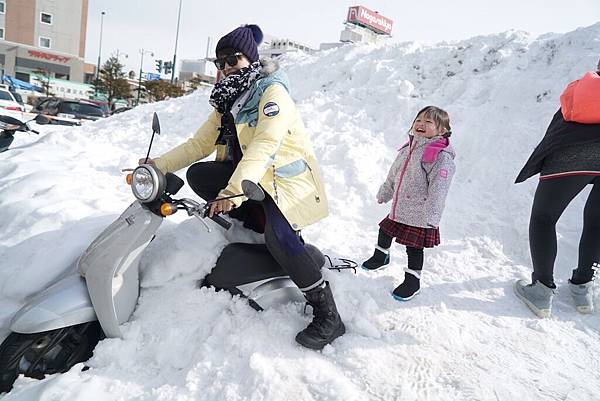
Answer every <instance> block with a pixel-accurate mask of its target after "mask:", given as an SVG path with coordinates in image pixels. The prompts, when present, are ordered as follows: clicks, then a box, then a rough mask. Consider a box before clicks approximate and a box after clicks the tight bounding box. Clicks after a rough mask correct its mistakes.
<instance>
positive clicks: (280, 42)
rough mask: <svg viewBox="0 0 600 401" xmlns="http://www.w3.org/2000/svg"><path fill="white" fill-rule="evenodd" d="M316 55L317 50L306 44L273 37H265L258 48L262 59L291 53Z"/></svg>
mask: <svg viewBox="0 0 600 401" xmlns="http://www.w3.org/2000/svg"><path fill="white" fill-rule="evenodd" d="M299 51H301V52H306V53H314V52H315V49H313V48H311V47H310V46H308V45H305V44H304V43H300V42H297V41H295V40H291V39H279V38H276V37H274V36H271V35H265V37H264V39H263V42H262V43H261V45H260V46H259V47H258V53H259V55H260V56H261V57H271V58H274V57H278V56H281V55H282V54H286V53H291V52H299Z"/></svg>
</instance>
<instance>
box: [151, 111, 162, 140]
mask: <svg viewBox="0 0 600 401" xmlns="http://www.w3.org/2000/svg"><path fill="white" fill-rule="evenodd" d="M152 132H153V133H155V134H159V135H160V122H159V121H158V114H156V113H154V116H153V117H152Z"/></svg>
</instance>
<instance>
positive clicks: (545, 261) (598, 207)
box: [529, 176, 600, 288]
mask: <svg viewBox="0 0 600 401" xmlns="http://www.w3.org/2000/svg"><path fill="white" fill-rule="evenodd" d="M588 184H593V185H594V186H593V188H592V192H591V193H590V195H589V197H588V199H587V202H586V204H585V208H584V210H583V231H582V233H581V240H580V241H579V262H578V264H577V269H575V271H574V272H573V277H572V279H571V280H572V281H573V282H574V283H576V284H582V283H587V282H588V281H590V280H591V279H592V277H593V275H594V271H593V266H594V264H595V263H598V262H599V261H600V177H593V176H571V177H562V178H553V179H549V180H541V181H540V182H539V184H538V187H537V190H536V192H535V198H534V200H533V208H532V211H531V220H530V222H529V247H530V250H531V260H532V262H533V274H532V280H533V281H535V280H539V281H541V282H542V283H543V284H544V285H546V286H548V287H551V288H554V287H555V285H554V261H555V260H556V223H557V222H558V219H559V218H560V216H561V215H562V213H563V212H564V210H565V209H566V207H567V206H568V205H569V203H571V201H572V200H573V198H575V196H577V194H579V193H580V192H581V191H582V190H583V189H584V188H585V187H586V186H587V185H588Z"/></svg>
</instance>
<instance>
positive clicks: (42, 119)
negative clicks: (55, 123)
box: [35, 114, 50, 125]
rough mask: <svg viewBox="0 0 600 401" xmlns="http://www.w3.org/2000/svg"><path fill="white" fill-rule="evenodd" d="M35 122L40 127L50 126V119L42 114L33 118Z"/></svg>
mask: <svg viewBox="0 0 600 401" xmlns="http://www.w3.org/2000/svg"><path fill="white" fill-rule="evenodd" d="M35 122H36V123H37V124H40V125H44V124H50V119H49V118H48V117H46V116H45V115H43V114H38V115H37V116H35Z"/></svg>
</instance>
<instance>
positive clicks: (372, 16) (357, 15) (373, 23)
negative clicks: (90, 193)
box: [346, 6, 394, 35]
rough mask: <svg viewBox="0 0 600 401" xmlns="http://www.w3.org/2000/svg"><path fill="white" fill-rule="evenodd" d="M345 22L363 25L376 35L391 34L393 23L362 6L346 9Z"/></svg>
mask: <svg viewBox="0 0 600 401" xmlns="http://www.w3.org/2000/svg"><path fill="white" fill-rule="evenodd" d="M346 21H347V22H351V23H353V24H358V25H363V26H366V27H367V28H369V29H371V30H372V31H375V32H377V33H383V34H387V35H389V34H390V33H392V26H393V24H394V21H392V20H391V19H389V18H387V17H384V16H383V15H380V14H378V13H376V12H375V11H371V10H369V9H368V8H365V7H363V6H354V7H350V8H349V9H348V18H347V20H346Z"/></svg>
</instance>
